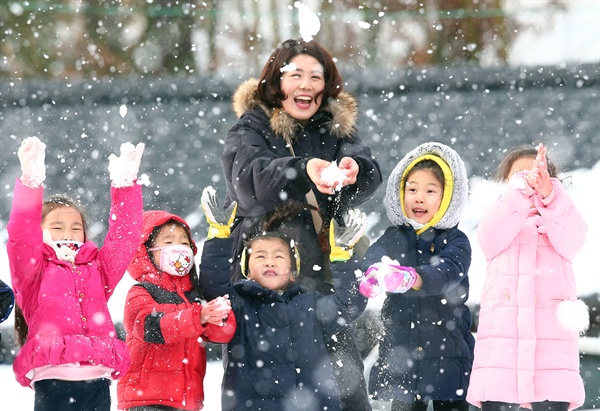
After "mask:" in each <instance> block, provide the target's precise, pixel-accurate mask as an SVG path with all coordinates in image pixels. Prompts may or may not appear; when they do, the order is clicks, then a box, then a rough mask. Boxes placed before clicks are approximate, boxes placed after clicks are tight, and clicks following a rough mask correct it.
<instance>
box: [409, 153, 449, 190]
mask: <svg viewBox="0 0 600 411" xmlns="http://www.w3.org/2000/svg"><path fill="white" fill-rule="evenodd" d="M417 170H431V171H432V172H433V175H434V176H435V178H436V179H437V180H438V181H439V182H440V183H441V184H442V189H443V188H444V186H445V184H446V179H445V178H444V171H443V170H442V167H440V165H439V164H438V163H436V162H435V161H433V160H423V161H419V162H418V163H417V164H415V165H414V166H413V168H411V169H410V171H409V172H408V173H407V174H406V177H405V178H404V181H405V182H406V181H407V180H408V178H409V177H410V176H411V175H412V173H414V172H415V171H417Z"/></svg>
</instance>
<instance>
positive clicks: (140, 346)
mask: <svg viewBox="0 0 600 411" xmlns="http://www.w3.org/2000/svg"><path fill="white" fill-rule="evenodd" d="M171 220H174V221H177V222H179V223H182V224H183V225H184V226H185V228H186V229H187V231H188V234H190V228H189V226H188V224H187V223H186V222H185V221H184V220H183V219H182V218H180V217H178V216H176V215H173V214H170V213H167V212H165V211H146V212H144V228H143V234H142V239H141V243H140V246H139V248H138V250H137V253H136V256H135V258H134V259H133V261H132V262H131V264H130V265H129V268H128V272H129V274H130V275H131V276H132V277H133V278H134V279H135V280H137V281H139V283H138V284H136V285H134V286H133V287H131V289H130V290H129V293H128V294H127V300H126V304H125V313H124V317H123V324H124V326H125V331H126V332H127V339H126V341H127V347H128V348H129V353H130V356H131V367H130V368H129V372H127V374H125V376H123V377H122V378H121V380H120V382H119V385H118V388H117V396H118V408H119V409H128V408H131V407H139V406H143V405H158V404H160V405H166V406H169V407H174V408H178V409H184V410H201V409H202V408H203V401H204V389H203V380H204V375H205V373H206V349H205V347H204V342H203V341H205V340H208V341H211V342H215V343H227V342H229V341H230V340H231V337H232V336H233V333H234V331H235V327H236V322H235V317H234V315H233V312H231V314H230V315H229V318H228V319H227V321H226V322H225V324H224V325H223V326H217V325H213V324H206V325H202V324H201V323H200V311H201V310H202V306H201V304H200V295H199V293H198V291H197V290H195V289H194V287H193V285H192V281H191V279H190V275H186V276H183V277H178V276H173V275H170V274H167V273H164V272H161V271H159V270H158V269H157V268H156V267H155V266H154V264H153V263H152V262H151V261H150V258H149V256H148V250H147V249H146V246H145V244H144V243H145V242H146V241H147V240H148V238H149V236H150V234H151V233H152V230H153V229H154V228H155V227H157V226H160V225H162V224H164V223H166V222H168V221H171ZM190 238H191V235H190ZM192 249H193V250H194V253H196V251H197V249H196V244H195V243H194V241H193V240H192Z"/></svg>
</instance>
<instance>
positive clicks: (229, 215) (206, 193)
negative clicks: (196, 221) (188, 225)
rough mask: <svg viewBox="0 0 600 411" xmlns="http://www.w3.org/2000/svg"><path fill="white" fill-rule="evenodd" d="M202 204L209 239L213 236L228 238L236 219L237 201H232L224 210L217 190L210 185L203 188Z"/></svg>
mask: <svg viewBox="0 0 600 411" xmlns="http://www.w3.org/2000/svg"><path fill="white" fill-rule="evenodd" d="M200 205H201V206H202V210H204V215H205V216H206V221H207V222H208V237H207V238H208V239H209V240H210V239H211V238H215V237H216V238H227V237H229V234H230V233H231V231H230V230H231V225H232V224H233V220H234V219H235V213H236V211H237V202H235V201H234V202H232V203H231V204H230V205H229V207H227V209H225V210H223V208H221V207H220V206H219V201H218V198H217V191H216V190H215V189H214V188H213V187H212V186H208V187H206V188H205V189H204V190H202V197H201V198H200Z"/></svg>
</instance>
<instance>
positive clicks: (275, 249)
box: [248, 238, 294, 290]
mask: <svg viewBox="0 0 600 411" xmlns="http://www.w3.org/2000/svg"><path fill="white" fill-rule="evenodd" d="M248 272H249V274H248V278H249V279H251V280H254V281H256V282H257V283H259V284H260V285H262V286H263V287H265V288H268V289H269V290H284V289H285V288H286V287H287V285H288V283H289V282H290V281H294V277H293V275H292V258H291V256H290V246H289V244H288V243H287V242H286V241H284V240H283V239H281V238H264V239H259V240H256V241H254V242H253V243H252V248H251V249H250V250H249V257H248Z"/></svg>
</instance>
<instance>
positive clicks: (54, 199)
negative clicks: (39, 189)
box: [42, 194, 88, 242]
mask: <svg viewBox="0 0 600 411" xmlns="http://www.w3.org/2000/svg"><path fill="white" fill-rule="evenodd" d="M60 207H73V209H75V210H76V211H77V212H78V213H79V214H80V215H81V220H82V221H83V239H84V242H85V241H86V240H87V232H88V223H87V217H86V215H85V211H84V209H83V207H82V206H81V204H79V202H77V201H75V200H73V199H72V198H71V197H69V196H67V195H66V194H55V195H52V196H50V197H48V198H47V199H46V200H44V202H43V203H42V221H44V219H45V218H46V216H47V215H48V214H49V213H50V212H51V211H52V210H55V209H57V208H60Z"/></svg>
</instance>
